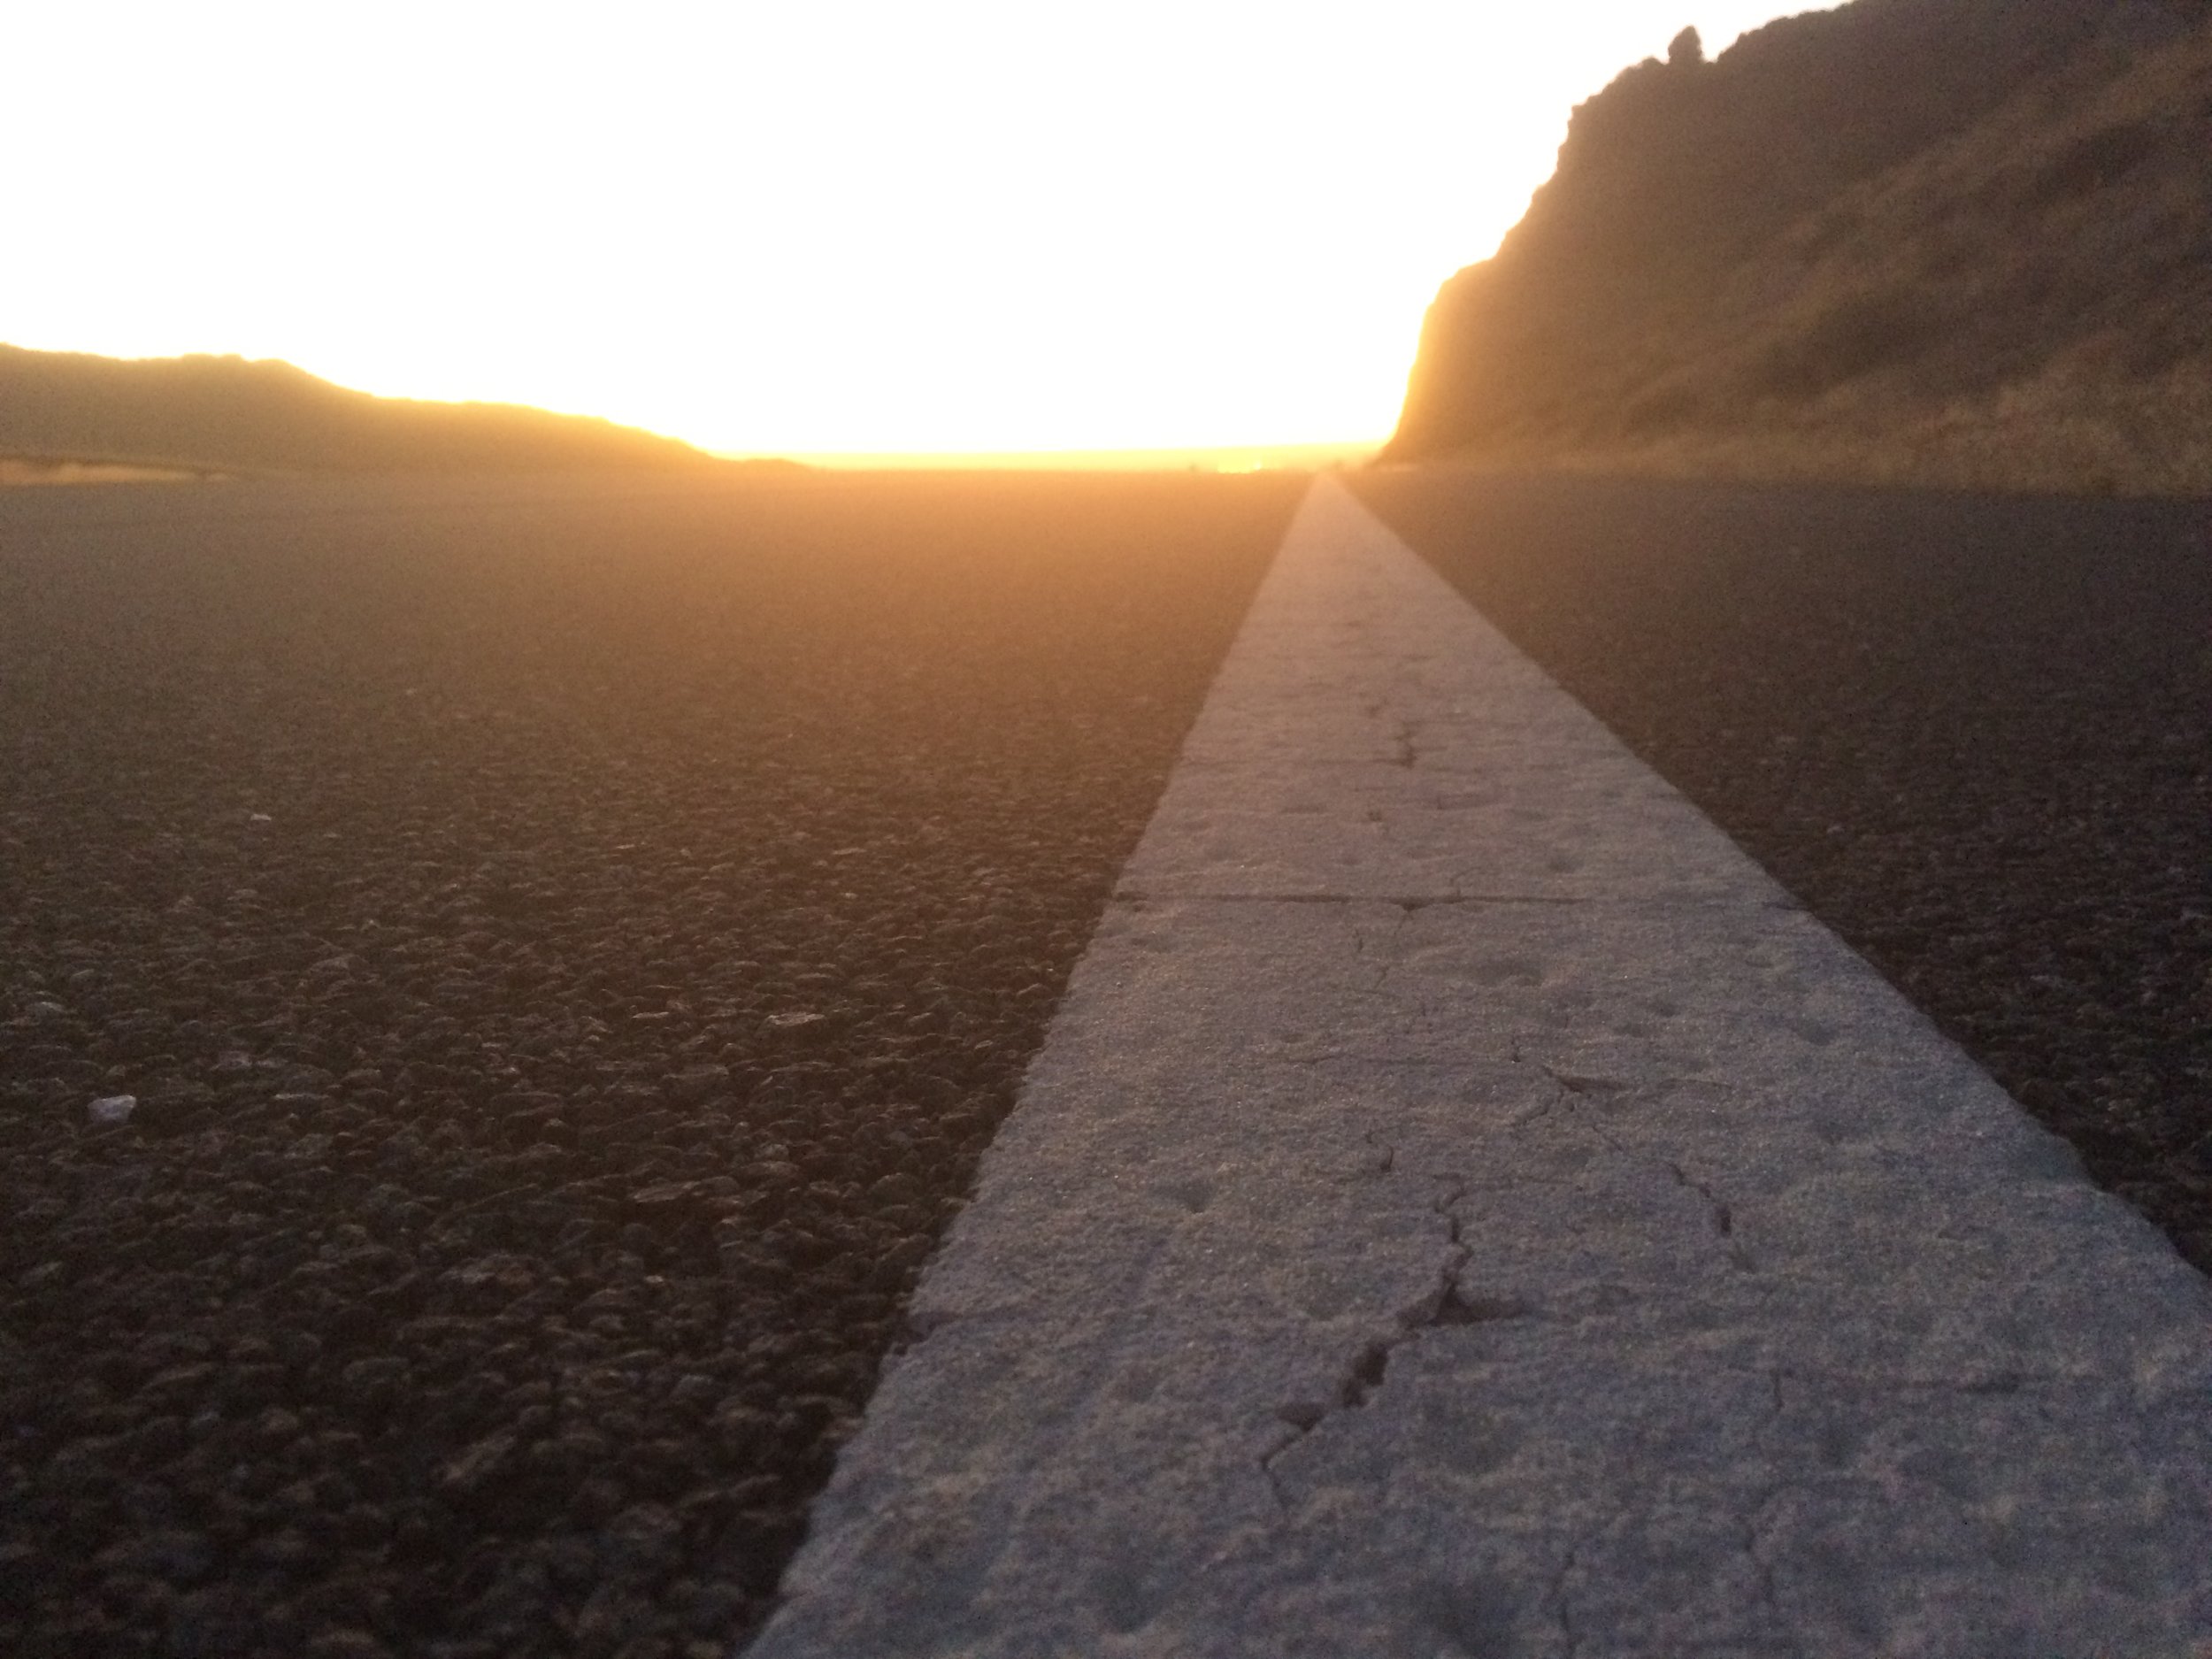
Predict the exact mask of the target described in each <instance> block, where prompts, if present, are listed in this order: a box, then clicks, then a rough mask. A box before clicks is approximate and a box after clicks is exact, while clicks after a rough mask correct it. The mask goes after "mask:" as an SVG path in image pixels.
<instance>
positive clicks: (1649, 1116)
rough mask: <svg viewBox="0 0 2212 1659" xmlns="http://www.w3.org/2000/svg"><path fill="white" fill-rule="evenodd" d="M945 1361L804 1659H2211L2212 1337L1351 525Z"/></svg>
mask: <svg viewBox="0 0 2212 1659" xmlns="http://www.w3.org/2000/svg"><path fill="white" fill-rule="evenodd" d="M914 1313H915V1317H916V1321H917V1326H918V1329H919V1330H921V1331H923V1332H925V1333H926V1335H925V1336H924V1338H923V1340H919V1341H918V1343H917V1344H916V1346H915V1347H913V1348H911V1349H910V1351H909V1352H908V1353H907V1354H906V1355H905V1356H903V1357H902V1358H901V1359H899V1360H897V1361H895V1362H894V1363H893V1364H892V1365H891V1367H890V1368H889V1370H888V1371H887V1374H886V1377H885V1379H884V1382H883V1385H882V1387H881V1388H880V1390H879V1393H878V1395H877V1397H876V1399H875V1401H874V1402H873V1403H872V1406H871V1407H870V1409H869V1414H868V1417H867V1420H866V1422H865V1423H864V1425H863V1426H862V1428H861V1430H860V1432H859V1433H858V1434H857V1436H856V1438H855V1440H853V1441H852V1442H851V1444H850V1445H849V1447H848V1448H847V1449H846V1452H845V1454H844V1455H843V1457H842V1458H841V1461H840V1463H839V1465H838V1469H837V1472H836V1475H835V1477H834V1478H833V1480H832V1482H831V1484H830V1486H829V1489H828V1491H827V1492H826V1494H825V1495H824V1497H823V1498H822V1500H821V1502H820V1503H819V1504H818V1508H817V1509H816V1512H815V1518H814V1530H813V1533H812V1536H811V1537H810V1540H809V1542H808V1544H807V1545H806V1547H805V1548H804V1549H803V1551H802V1553H801V1555H800V1556H799V1558H798V1560H797V1561H796V1563H795V1564H794V1566H793V1567H792V1569H791V1571H790V1573H789V1574H788V1576H787V1579H786V1585H785V1589H786V1595H787V1601H786V1603H785V1605H784V1607H783V1609H781V1611H780V1613H779V1614H778V1616H777V1617H776V1618H775V1619H774V1620H773V1621H772V1623H771V1624H770V1625H769V1627H768V1629H767V1630H766V1632H764V1635H763V1636H762V1637H761V1639H760V1640H759V1641H758V1643H757V1645H756V1646H755V1647H754V1648H753V1649H752V1650H751V1651H752V1654H753V1655H754V1656H755V1659H795V1656H798V1655H804V1656H806V1659H829V1656H831V1655H836V1656H838V1659H863V1656H864V1655H950V1654H959V1655H1007V1656H1008V1659H1012V1656H1014V1655H1019V1656H1020V1659H1043V1656H1045V1655H1086V1656H1088V1655H1271V1656H1272V1655H1280V1656H1283V1659H1289V1656H1292V1655H1316V1656H1319V1655H1329V1656H1330V1659H1340V1656H1342V1655H1407V1656H1408V1659H1411V1656H1413V1655H1419V1656H1420V1659H1432V1656H1433V1655H1455V1654H1471V1655H1472V1654H1479V1655H1486V1659H1489V1656H1495V1655H1669V1656H1670V1659H1671V1656H1675V1655H1784V1654H1791V1655H1794V1654H1808V1655H1822V1656H1824V1659H1825V1656H1828V1655H1860V1654H1864V1655H1876V1654H1879V1655H1941V1656H1942V1659H1965V1656H1968V1655H1991V1656H1992V1659H1998V1656H2001V1659H2023V1656H2024V1655H2096V1654H2112V1655H2193V1656H2194V1655H2201V1654H2204V1653H2208V1652H2212V1285H2208V1282H2207V1281H2206V1280H2205V1279H2203V1278H2202V1276H2200V1275H2199V1274H2198V1273H2196V1272H2195V1271H2193V1269H2191V1268H2189V1267H2188V1266H2187V1265H2186V1264H2185V1263H2183V1262H2182V1261H2181V1260H2180V1259H2179V1257H2177V1256H2176V1255H2175V1254H2174V1253H2173V1251H2172V1250H2171V1249H2170V1248H2169V1247H2168V1246H2167V1244H2166V1243H2165V1241H2164V1240H2162V1238H2161V1237H2160V1236H2159V1235H2158V1234H2157V1233H2155V1232H2154V1231H2153V1230H2152V1229H2151V1228H2150V1227H2149V1226H2148V1225H2147V1224H2146V1223H2144V1222H2143V1221H2141V1220H2140V1219H2139V1218H2138V1217H2136V1216H2135V1215H2134V1214H2133V1213H2132V1212H2131V1211H2130V1210H2127V1209H2126V1208H2125V1207H2124V1205H2122V1204H2121V1203H2120V1202H2118V1201H2116V1200H2115V1199H2113V1198H2111V1197H2109V1196H2108V1195H2106V1194H2102V1193H2101V1192H2099V1191H2098V1190H2097V1189H2095V1188H2094V1187H2092V1186H2090V1185H2089V1184H2088V1182H2087V1181H2086V1180H2085V1179H2083V1177H2082V1175H2081V1174H2080V1171H2079V1170H2078V1166H2077V1165H2076V1164H2075V1162H2074V1160H2073V1158H2072V1156H2071V1155H2070V1153H2069V1152H2068V1151H2067V1150H2066V1148H2064V1147H2063V1146H2062V1144H2061V1143H2059V1142H2058V1141H2055V1140H2053V1139H2052V1138H2051V1137H2050V1136H2048V1135H2047V1134H2046V1133H2044V1132H2043V1131H2042V1130H2041V1129H2039V1128H2038V1127H2037V1126H2035V1125H2033V1124H2032V1123H2031V1122H2030V1121H2029V1120H2028V1119H2027V1118H2025V1117H2024V1115H2023V1114H2022V1113H2021V1111H2020V1110H2019V1109H2018V1107H2017V1106H2016V1104H2015V1103H2014V1102H2012V1101H2011V1100H2010V1098H2009V1097H2008V1096H2007V1095H2006V1094H2004V1093H2003V1092H2002V1091H2001V1090H2000V1089H1999V1088H1998V1087H1997V1086H1996V1085H1995V1084H1994V1083H1993V1082H1992V1081H1990V1079H1988V1078H1987V1077H1986V1076H1985V1074H1984V1073H1982V1072H1981V1071H1979V1070H1978V1068H1977V1067H1976V1066H1974V1064H1972V1063H1971V1062H1970V1061H1969V1060H1968V1059H1967V1058H1966V1056H1964V1055H1963V1054H1962V1053H1961V1052H1960V1051H1959V1050H1958V1049H1957V1048H1955V1047H1954V1046H1953V1045H1952V1044H1950V1043H1949V1042H1948V1041H1946V1040H1945V1039H1944V1038H1943V1037H1942V1036H1941V1035H1940V1034H1939V1033H1937V1032H1936V1031H1935V1030H1934V1028H1933V1027H1932V1026H1931V1025H1929V1024H1928V1022H1927V1021H1926V1020H1925V1019H1924V1018H1923V1017H1922V1016H1921V1015H1920V1014H1919V1013H1918V1012H1916V1010H1914V1009H1913V1008H1912V1007H1911V1006H1910V1005H1909V1004H1908V1003H1907V1002H1904V1001H1903V1000H1902V999H1901V997H1900V996H1898V995H1897V994H1896V993H1895V992H1893V990H1891V989H1890V987H1888V986H1887V985H1886V984H1885V983H1884V982H1883V981H1882V980H1881V979H1879V978H1878V976H1877V975H1876V974H1875V973H1874V972H1873V971H1872V970H1871V969H1870V968H1869V967H1868V966H1867V965H1866V964H1864V963H1863V962H1862V961H1861V960H1860V959H1859V958H1858V957H1857V956H1854V955H1853V954H1852V953H1851V952H1850V951H1849V950H1848V949H1846V948H1845V947H1844V945H1843V944H1842V943H1841V942H1840V941H1838V940H1837V939H1836V938H1835V937H1834V936H1833V935H1832V934H1831V933H1828V932H1827V931H1826V930H1825V929H1824V928H1823V927H1821V926H1819V925H1818V924H1816V922H1814V921H1813V920H1812V919H1811V918H1809V917H1808V916H1806V915H1805V914H1804V913H1803V912H1802V911H1801V910H1798V909H1797V908H1796V907H1795V906H1794V905H1793V904H1792V903H1791V902H1789V901H1788V899H1787V898H1786V895H1784V894H1783V893H1782V892H1781V891H1780V890H1779V889H1778V888H1777V887H1776V886H1775V885H1774V884H1773V883H1772V882H1771V881H1770V880H1769V879H1768V878H1767V877H1766V876H1765V875H1764V874H1763V873H1762V872H1760V871H1759V870H1758V869H1757V868H1756V867H1755V866H1754V865H1753V864H1751V863H1750V862H1749V861H1748V860H1747V858H1745V857H1744V856H1743V855H1742V854H1741V853H1740V852H1739V851H1738V850H1737V849H1735V848H1734V846H1733V845H1732V843H1730V842H1729V841H1727V839H1726V838H1725V837H1724V836H1723V835H1722V834H1721V833H1720V832H1719V831H1718V830H1717V829H1716V828H1714V827H1713V826H1712V825H1711V824H1710V823H1709V822H1708V821H1707V820H1706V819H1704V818H1702V817H1701V816H1700V815H1699V814H1697V813H1696V812H1695V811H1694V810H1692V809H1691V808H1690V807H1689V806H1688V805H1687V804H1686V803H1684V802H1683V801H1682V800H1681V798H1680V797H1679V796H1678V795H1676V794H1675V793H1674V791H1673V790H1671V788H1670V787H1668V786H1667V785H1666V784H1664V783H1663V781H1661V780H1659V779H1658V778H1657V777H1655V775H1654V774H1653V773H1651V772H1649V771H1648V770H1647V768H1645V767H1644V766H1643V765H1642V764H1640V763H1639V762H1638V761H1636V760H1635V759H1634V758H1633V757H1632V756H1630V755H1629V754H1628V753H1627V752H1626V751H1625V750H1624V749H1622V748H1621V747H1620V745H1619V744H1618V743H1617V741H1615V740H1614V739H1613V738H1612V737H1611V735H1610V734H1609V733H1607V732H1606V731H1605V730H1604V728H1603V727H1601V726H1599V725H1598V723H1597V722H1596V721H1595V720H1594V719H1593V718H1591V717H1590V716H1589V715H1588V714H1586V712H1585V711H1584V710H1582V709H1581V708H1580V707H1579V706H1578V705H1577V704H1576V703H1573V702H1572V700H1571V699H1570V698H1568V697H1567V696H1566V695H1564V694H1563V693H1562V692H1561V691H1559V690H1558V689H1557V688H1556V687H1554V686H1553V685H1552V684H1551V683H1550V682H1549V681H1548V680H1546V679H1545V678H1544V677H1543V676H1542V675H1541V674H1540V672H1538V671H1537V670H1536V669H1535V668H1534V667H1533V666H1532V664H1530V663H1529V662H1528V661H1527V660H1526V659H1525V658H1524V657H1521V656H1520V655H1519V654H1518V653H1517V652H1516V651H1515V650H1514V649H1512V648H1511V647H1510V646H1509V645H1508V644H1507V643H1506V642H1505V641H1503V640H1502V638H1501V637H1500V636H1499V635H1498V634H1496V633H1495V632H1494V630H1492V629H1491V628H1490V627H1489V626H1487V625H1486V623H1484V622H1483V621H1482V619H1481V618H1479V617H1478V616H1477V615H1476V614H1475V613H1474V612H1473V611H1471V609H1470V608H1469V607H1468V606H1467V605H1466V604H1465V603H1463V601H1461V600H1460V599H1459V597H1458V596H1457V595H1455V594H1454V593H1453V592H1452V591H1451V590H1450V589H1449V588H1448V587H1447V586H1446V585H1445V584H1444V582H1443V581H1442V580H1440V579H1439V578H1438V577H1437V576H1435V575H1434V574H1433V573H1432V572H1431V571H1430V570H1429V569H1428V568H1427V566H1426V565H1424V564H1423V563H1422V562H1421V561H1420V560H1419V559H1418V558H1417V557H1415V556H1414V555H1413V554H1412V553H1411V552H1410V551H1409V550H1408V549H1405V548H1404V547H1403V546H1402V544H1401V543H1399V542H1398V541H1395V540H1394V538H1393V537H1392V536H1391V535H1390V534H1388V532H1387V531H1386V530H1385V529H1384V528H1383V527H1382V526H1380V525H1379V524H1378V523H1377V522H1376V521H1375V520H1374V519H1373V518H1371V517H1369V516H1368V515H1367V514H1366V512H1365V511H1363V509H1362V508H1360V507H1359V506H1358V505H1357V503H1355V502H1354V501H1353V500H1352V499H1351V497H1350V496H1349V495H1348V494H1347V493H1346V492H1345V491H1344V490H1343V489H1342V488H1340V487H1339V486H1338V485H1336V484H1334V483H1333V482H1331V481H1328V480H1323V481H1322V482H1321V483H1319V484H1317V486H1316V487H1315V489H1314V491H1313V493H1312V495H1310V497H1309V498H1308V500H1307V503H1306V504H1305V506H1304V508H1303V509H1302V511H1301V513H1300V516H1299V518H1298V519H1297V521H1296V522H1295V524H1294V526H1293V527H1292V529H1291V532H1290V534H1289V536H1288V538H1287V540H1286V542H1285V545H1284V547H1283V549H1282V552H1281V554H1280V555H1279V558H1278V560H1277V562H1276V565H1275V567H1274V568H1273V570H1272V571H1271V572H1270V574H1269V576H1268V579H1267V580H1266V582H1265V583H1264V585H1263V588H1262V589H1261V591H1260V594H1259V595H1258V598H1257V599H1256V602H1255V603H1254V606H1253V610H1252V612H1251V615H1250V616H1249V618H1248V619H1247V621H1246V623H1245V626H1244V629H1243V632H1242V633H1241V634H1240V636H1239V638H1238V640H1237V642H1236V644H1235V646H1234V648H1233V650H1232V651H1231V653H1230V656H1229V657H1228V659H1227V661H1226V663H1225V664H1224V666H1223V669H1222V672H1221V675H1220V678H1219V680H1218V681H1217V684H1216V686H1215V687H1214V689H1213V692H1212V694H1211V695H1210V698H1209V700H1208V702H1207V704H1206V706H1205V709H1204V710H1203V711H1202V714H1201V716H1200V718H1199V720H1198V723H1197V725H1196V726H1195V727H1194V730H1193V732H1192V733H1191V736H1190V739H1189V741H1188V744H1187V748H1186V749H1185V753H1184V757H1183V761H1182V763H1181V764H1180V765H1179V767H1178V769H1177V771H1176V772H1175V774H1174V776H1173V778H1172V779H1171V782H1170V784H1169V787H1168V789H1167V792H1166V794H1165V795H1164V798H1163V800H1162V802H1161V804H1160V807H1159V810H1158V812H1157V814H1156V817H1155V818H1154V819H1153V822H1152V825H1151V826H1150V828H1149V830H1148V832H1147V833H1146V836H1145V839H1144V841H1143V843H1142V845H1141V847H1140V848H1139V849H1138V851H1137V853H1136V856H1134V857H1133V860H1132V861H1131V863H1130V865H1129V868H1128V870H1127V871H1126V872H1125V876H1124V879H1123V885H1122V888H1121V891H1120V892H1119V893H1118V895H1117V896H1116V898H1115V899H1114V901H1113V902H1112V904H1111V905H1110V908H1109V910H1108V911H1107V913H1106V916H1105V918H1104V919H1103V921H1102V924H1101V926H1100V928H1099V931H1098V933H1097V935H1096V937H1095V939H1094V941H1093V942H1092V945H1091V948H1090V950H1089V952H1088V954H1087V956H1085V957H1084V959H1083V961H1082V963H1081V964H1080V965H1079V968H1078V970H1077V972H1076V974H1075V977H1074V979H1073V981H1072V983H1071V987H1070V989H1069V993H1068V995H1067V997H1066V1000H1065V1002H1064V1004H1063V1006H1062V1008H1061V1010H1060V1011H1059V1013H1058V1016H1057V1018H1056V1019H1055V1021H1054V1023H1053V1025H1052V1028H1051V1032H1050V1033H1049V1035H1048V1039H1047V1041H1046V1044H1045V1047H1044V1048H1043V1050H1042V1052H1041V1054H1040V1055H1039V1056H1038V1058H1037V1060H1036V1062H1035V1064H1033V1067H1032V1069H1031V1071H1030V1073H1029V1077H1028V1079H1027V1082H1026V1085H1025V1089H1024V1092H1023V1094H1022V1100H1021V1104H1020V1106H1019V1108H1018V1110H1016V1112H1015V1113H1014V1115H1013V1116H1012V1117H1011V1118H1010V1119H1009V1120H1008V1122H1007V1124H1006V1125H1005V1127H1004V1129H1003V1130H1002V1132H1001V1133H1000V1135H999V1138H998V1140H997V1141H996V1142H995V1144H994V1145H993V1147H992V1148H991V1149H990V1152H989V1154H988V1155H987V1157H986V1160H985V1163H984V1165H983V1171H982V1174H981V1178H980V1183H979V1189H978V1192H977V1194H976V1197H975V1199H974V1202H972V1205H971V1206H970V1207H969V1209H968V1210H966V1211H965V1212H964V1214H963V1216H962V1217H960V1219H959V1221H958V1222H957V1223H956V1225H955V1227H954V1229H953V1231H952V1234H951V1236H950V1238H949V1240H948V1242H947V1244H946V1246H945V1248H944V1249H943V1251H942V1252H941V1255H940V1256H939V1258H938V1259H937V1261H936V1262H935V1263H933V1266H932V1267H931V1269H930V1271H929V1272H928V1274H927V1275H926V1279H925V1282H924V1284H923V1286H922V1287H921V1290H920V1292H919V1294H918V1296H917V1298H916V1302H915V1304H914ZM2200 1644H2204V1646H2201V1647H2200Z"/></svg>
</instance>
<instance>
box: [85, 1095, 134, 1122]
mask: <svg viewBox="0 0 2212 1659" xmlns="http://www.w3.org/2000/svg"><path fill="white" fill-rule="evenodd" d="M137 1104H138V1096H137V1095H135V1094H103V1095H102V1096H101V1097H100V1098H99V1099H98V1100H96V1101H94V1102H92V1104H91V1105H89V1106H88V1107H86V1108H85V1110H87V1111H88V1112H89V1113H91V1115H92V1121H93V1122H94V1123H96V1124H119V1123H123V1122H126V1121H127V1120H128V1118H130V1115H131V1111H132V1110H133V1108H134V1107H135V1106H137Z"/></svg>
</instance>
